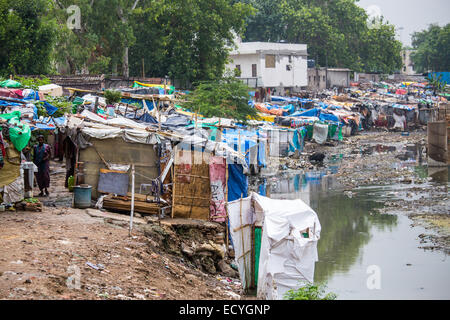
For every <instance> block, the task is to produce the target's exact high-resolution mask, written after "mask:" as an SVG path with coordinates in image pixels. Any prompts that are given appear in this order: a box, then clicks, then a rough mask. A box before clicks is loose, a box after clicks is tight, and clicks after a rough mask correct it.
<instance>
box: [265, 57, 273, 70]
mask: <svg viewBox="0 0 450 320" xmlns="http://www.w3.org/2000/svg"><path fill="white" fill-rule="evenodd" d="M266 68H275V55H274V54H266Z"/></svg>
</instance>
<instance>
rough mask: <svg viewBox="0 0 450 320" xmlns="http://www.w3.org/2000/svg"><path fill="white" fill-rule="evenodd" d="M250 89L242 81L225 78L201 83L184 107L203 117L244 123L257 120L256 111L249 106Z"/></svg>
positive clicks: (229, 77)
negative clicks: (235, 120)
mask: <svg viewBox="0 0 450 320" xmlns="http://www.w3.org/2000/svg"><path fill="white" fill-rule="evenodd" d="M249 91H251V89H250V88H249V87H248V86H247V85H245V84H244V83H243V82H242V81H240V80H238V79H236V78H234V77H232V76H226V77H224V78H222V79H220V80H213V81H205V82H201V83H200V84H199V85H198V86H197V88H196V89H195V90H194V91H192V92H191V93H190V94H189V95H187V102H186V104H185V105H186V107H188V108H189V109H190V110H192V111H193V112H196V113H199V114H201V115H203V116H204V117H222V118H231V119H237V120H240V121H243V122H246V121H247V120H248V119H249V117H250V118H253V119H254V118H257V117H258V114H257V111H256V109H254V108H252V107H251V106H249V104H248V101H249V99H250V95H249Z"/></svg>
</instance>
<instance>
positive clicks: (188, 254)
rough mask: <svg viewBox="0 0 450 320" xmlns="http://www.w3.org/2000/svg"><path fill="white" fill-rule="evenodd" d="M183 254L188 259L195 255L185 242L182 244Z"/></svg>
mask: <svg viewBox="0 0 450 320" xmlns="http://www.w3.org/2000/svg"><path fill="white" fill-rule="evenodd" d="M181 252H183V253H184V254H185V255H187V256H188V257H192V256H193V255H194V251H193V250H192V249H191V248H190V247H189V246H187V245H186V244H184V243H183V242H182V243H181Z"/></svg>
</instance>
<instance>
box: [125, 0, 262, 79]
mask: <svg viewBox="0 0 450 320" xmlns="http://www.w3.org/2000/svg"><path fill="white" fill-rule="evenodd" d="M252 13H253V8H252V7H251V6H250V5H247V4H244V3H240V2H238V3H234V4H233V3H232V1H230V0H170V1H169V0H156V1H153V2H151V3H146V4H145V5H143V6H142V7H141V8H140V9H139V10H135V11H134V13H133V17H134V18H135V19H133V20H134V22H133V28H134V30H135V32H134V33H135V35H136V38H137V40H136V44H135V45H134V46H132V47H130V70H131V73H132V74H134V75H141V74H142V62H143V61H142V59H144V64H145V74H146V75H151V76H164V75H168V76H170V77H171V78H175V79H178V80H184V81H190V82H195V81H202V80H212V79H216V78H220V77H221V76H222V75H223V72H224V69H225V64H226V62H227V58H228V53H229V51H230V48H231V47H232V45H233V40H234V37H235V35H236V34H237V35H242V34H243V32H244V28H245V21H246V18H247V17H248V16H249V15H251V14H252Z"/></svg>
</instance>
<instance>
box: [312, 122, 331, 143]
mask: <svg viewBox="0 0 450 320" xmlns="http://www.w3.org/2000/svg"><path fill="white" fill-rule="evenodd" d="M327 137H328V125H327V124H320V123H315V124H314V128H313V137H312V138H313V140H314V141H315V142H317V143H318V144H324V143H325V141H327Z"/></svg>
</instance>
